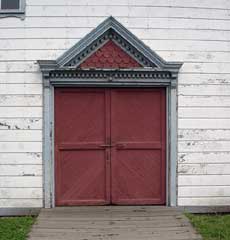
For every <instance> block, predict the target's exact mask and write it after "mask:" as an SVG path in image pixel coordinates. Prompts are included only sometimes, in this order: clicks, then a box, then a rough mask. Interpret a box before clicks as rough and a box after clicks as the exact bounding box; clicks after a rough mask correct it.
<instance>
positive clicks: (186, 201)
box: [178, 197, 230, 206]
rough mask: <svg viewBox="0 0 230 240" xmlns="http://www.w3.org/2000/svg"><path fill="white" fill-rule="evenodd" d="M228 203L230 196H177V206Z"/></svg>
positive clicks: (220, 204)
mask: <svg viewBox="0 0 230 240" xmlns="http://www.w3.org/2000/svg"><path fill="white" fill-rule="evenodd" d="M229 204H230V197H197V198H195V197H193V198H192V197H189V198H182V197H179V198H178V205H179V206H225V205H227V206H228V205H229Z"/></svg>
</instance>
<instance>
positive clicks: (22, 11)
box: [0, 0, 26, 19]
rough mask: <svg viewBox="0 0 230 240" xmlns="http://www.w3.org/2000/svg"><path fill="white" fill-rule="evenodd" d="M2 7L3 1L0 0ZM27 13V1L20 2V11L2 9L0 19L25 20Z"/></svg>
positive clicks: (21, 0)
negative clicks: (15, 18)
mask: <svg viewBox="0 0 230 240" xmlns="http://www.w3.org/2000/svg"><path fill="white" fill-rule="evenodd" d="M0 6H1V0H0ZM25 11H26V0H20V9H18V10H15V9H12V10H11V9H9V10H2V9H1V8H0V18H5V17H17V18H21V19H25Z"/></svg>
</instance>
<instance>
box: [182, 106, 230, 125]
mask: <svg viewBox="0 0 230 240" xmlns="http://www.w3.org/2000/svg"><path fill="white" fill-rule="evenodd" d="M178 116H179V118H194V119H195V118H208V119H210V120H213V121H215V118H216V119H222V118H223V119H224V118H230V108H228V107H225V108H224V107H219V108H218V107H209V108H208V107H179V108H178ZM220 121H221V122H222V120H220ZM223 123H224V124H225V123H227V124H229V120H226V121H224V120H223ZM207 124H208V121H207ZM216 125H218V121H217V124H216ZM197 128H203V127H199V126H197ZM206 128H208V127H206ZM223 128H225V127H224V126H223ZM226 128H229V127H228V126H226Z"/></svg>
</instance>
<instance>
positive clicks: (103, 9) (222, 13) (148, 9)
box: [26, 5, 230, 19]
mask: <svg viewBox="0 0 230 240" xmlns="http://www.w3.org/2000/svg"><path fill="white" fill-rule="evenodd" d="M26 14H27V16H30V17H31V16H32V17H34V16H49V17H50V16H60V17H65V16H78V17H85V16H98V17H101V16H109V15H115V16H117V17H126V16H127V15H128V16H129V17H148V18H153V17H154V18H156V17H164V16H167V17H168V18H199V19H202V18H204V19H207V18H209V19H210V18H216V19H230V16H229V12H228V10H224V9H221V10H219V9H209V11H207V10H206V9H202V8H196V9H193V8H186V7H184V8H180V7H174V8H171V7H157V6H151V5H149V6H138V7H136V6H131V5H126V6H112V5H111V6H106V5H105V6H94V7H91V6H87V5H84V6H74V5H72V6H69V5H66V6H65V7H63V6H46V7H43V6H27V13H26Z"/></svg>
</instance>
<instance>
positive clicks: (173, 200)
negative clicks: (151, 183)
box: [168, 87, 178, 206]
mask: <svg viewBox="0 0 230 240" xmlns="http://www.w3.org/2000/svg"><path fill="white" fill-rule="evenodd" d="M177 121H178V118H177V89H176V88H175V87H171V88H170V95H169V126H168V128H169V145H168V151H169V159H170V166H169V167H170V170H169V172H170V176H169V184H170V186H169V197H170V206H177V143H178V141H177Z"/></svg>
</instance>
